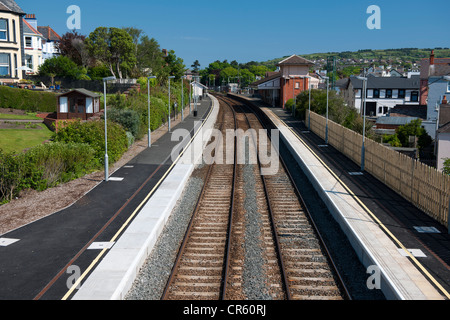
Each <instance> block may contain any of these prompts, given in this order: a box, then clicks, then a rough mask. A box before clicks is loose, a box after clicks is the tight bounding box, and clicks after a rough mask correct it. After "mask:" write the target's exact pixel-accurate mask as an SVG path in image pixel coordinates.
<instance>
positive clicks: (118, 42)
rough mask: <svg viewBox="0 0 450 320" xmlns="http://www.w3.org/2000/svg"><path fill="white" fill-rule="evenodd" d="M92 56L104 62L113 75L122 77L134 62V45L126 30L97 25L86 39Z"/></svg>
mask: <svg viewBox="0 0 450 320" xmlns="http://www.w3.org/2000/svg"><path fill="white" fill-rule="evenodd" d="M86 47H87V49H88V50H89V52H90V54H91V56H92V57H94V58H95V59H97V60H99V61H101V62H103V63H104V64H106V65H107V66H108V68H109V70H110V71H111V74H112V75H113V76H116V77H117V76H118V77H119V78H120V79H122V78H123V75H124V73H125V72H130V71H131V70H132V68H133V66H134V65H135V63H136V53H135V52H136V47H135V45H134V43H133V38H132V37H131V36H130V35H129V34H128V32H127V31H125V30H123V29H119V28H106V27H99V28H97V29H95V30H94V31H93V32H92V33H91V34H90V35H89V37H88V38H87V39H86Z"/></svg>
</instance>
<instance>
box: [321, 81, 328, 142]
mask: <svg viewBox="0 0 450 320" xmlns="http://www.w3.org/2000/svg"><path fill="white" fill-rule="evenodd" d="M319 76H320V77H321V78H322V79H326V80H327V126H326V129H325V144H326V145H328V107H329V97H328V96H329V93H328V90H329V89H328V87H329V81H330V77H326V76H322V75H321V74H319Z"/></svg>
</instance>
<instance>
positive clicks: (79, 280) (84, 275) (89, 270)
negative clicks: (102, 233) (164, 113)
mask: <svg viewBox="0 0 450 320" xmlns="http://www.w3.org/2000/svg"><path fill="white" fill-rule="evenodd" d="M213 109H214V108H211V110H210V111H209V113H208V116H207V117H206V118H205V120H204V121H203V123H202V125H201V126H200V128H199V129H198V130H197V132H196V133H195V135H194V136H193V137H192V138H191V140H190V141H189V143H188V144H187V145H186V147H185V148H184V149H183V151H182V152H181V153H180V155H179V156H178V158H177V159H176V160H175V161H174V162H173V163H172V165H171V166H170V168H169V169H168V170H167V171H166V173H165V174H164V176H163V177H162V178H161V179H160V180H159V181H158V183H157V184H156V185H155V187H154V188H153V189H152V190H151V191H150V193H149V194H148V195H147V196H146V197H145V199H144V200H143V201H142V202H141V204H139V206H138V207H137V208H136V210H134V212H133V213H132V214H131V216H130V217H129V218H128V219H127V221H125V223H124V224H123V225H122V227H121V228H120V229H119V231H117V233H116V234H115V235H114V237H113V238H112V239H111V240H110V241H109V242H115V241H116V240H117V238H118V237H119V236H120V235H121V233H122V232H123V230H125V228H127V227H128V225H129V224H130V223H131V221H132V220H133V219H134V217H135V216H136V215H137V214H138V212H139V211H140V210H141V208H142V207H143V206H144V205H145V204H146V203H147V201H148V200H149V199H150V198H151V197H152V196H153V194H154V193H155V191H156V189H158V188H159V186H160V185H161V184H162V183H163V182H164V180H165V179H166V178H167V176H168V175H169V173H170V172H171V171H172V169H173V168H174V167H175V165H177V163H178V161H179V160H180V159H181V157H182V156H183V155H184V153H185V152H186V150H187V149H188V148H189V147H190V146H191V144H192V141H194V139H195V138H196V137H197V135H198V134H199V133H200V131H201V129H202V128H203V127H204V125H205V123H206V121H207V120H208V119H209V117H210V116H211V113H212V111H213ZM106 252H108V250H107V249H103V250H102V251H101V252H100V253H99V254H98V256H97V257H96V258H95V259H94V260H93V261H92V263H91V264H90V265H89V267H88V268H87V269H86V270H85V271H84V273H83V274H82V275H81V276H80V278H78V279H77V281H76V282H75V283H74V284H73V285H72V287H71V288H70V289H69V291H68V292H67V293H66V294H65V295H64V297H63V298H62V299H61V300H67V299H68V298H69V297H70V296H71V295H72V293H73V292H74V291H75V289H76V288H77V287H78V286H79V285H80V284H81V282H82V281H83V280H84V278H86V276H87V275H88V274H89V272H91V270H92V269H93V268H94V267H95V265H96V264H97V263H98V262H99V261H100V259H101V258H102V257H103V255H104V254H105V253H106Z"/></svg>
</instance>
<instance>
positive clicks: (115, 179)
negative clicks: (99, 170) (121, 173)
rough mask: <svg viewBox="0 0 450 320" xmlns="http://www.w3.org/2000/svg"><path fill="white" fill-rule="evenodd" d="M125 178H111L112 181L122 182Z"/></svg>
mask: <svg viewBox="0 0 450 320" xmlns="http://www.w3.org/2000/svg"><path fill="white" fill-rule="evenodd" d="M123 179H125V178H109V180H110V181H116V182H122V181H123Z"/></svg>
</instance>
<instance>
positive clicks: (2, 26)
mask: <svg viewBox="0 0 450 320" xmlns="http://www.w3.org/2000/svg"><path fill="white" fill-rule="evenodd" d="M0 41H8V20H6V19H0Z"/></svg>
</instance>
